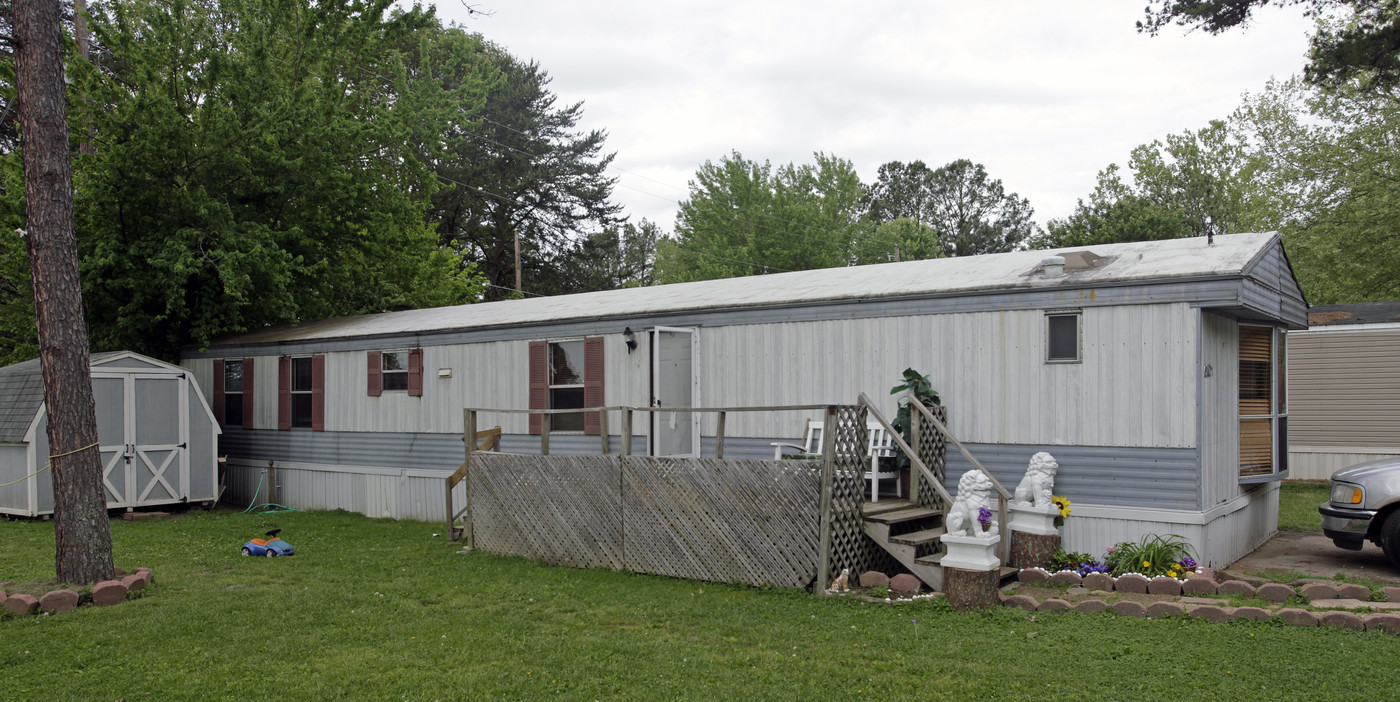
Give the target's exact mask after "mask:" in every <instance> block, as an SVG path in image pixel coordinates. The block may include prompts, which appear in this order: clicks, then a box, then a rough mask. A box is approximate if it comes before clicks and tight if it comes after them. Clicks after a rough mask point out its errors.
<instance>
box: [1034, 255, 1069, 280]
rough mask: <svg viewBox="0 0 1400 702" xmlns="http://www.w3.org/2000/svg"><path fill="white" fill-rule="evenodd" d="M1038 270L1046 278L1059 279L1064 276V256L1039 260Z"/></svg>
mask: <svg viewBox="0 0 1400 702" xmlns="http://www.w3.org/2000/svg"><path fill="white" fill-rule="evenodd" d="M1040 270H1041V271H1042V272H1044V273H1045V277H1046V278H1060V277H1063V276H1064V274H1065V257H1064V256H1046V257H1045V258H1043V259H1041V260H1040Z"/></svg>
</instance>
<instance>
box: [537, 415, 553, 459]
mask: <svg viewBox="0 0 1400 702" xmlns="http://www.w3.org/2000/svg"><path fill="white" fill-rule="evenodd" d="M553 419H554V415H552V414H545V415H544V416H542V417H540V455H541V456H548V455H549V425H551V424H553V423H554V422H553V421H552V420H553Z"/></svg>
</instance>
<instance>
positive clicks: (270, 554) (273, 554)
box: [267, 549, 277, 558]
mask: <svg viewBox="0 0 1400 702" xmlns="http://www.w3.org/2000/svg"><path fill="white" fill-rule="evenodd" d="M267 557H268V558H276V557H277V552H276V551H274V550H272V549H268V550H267Z"/></svg>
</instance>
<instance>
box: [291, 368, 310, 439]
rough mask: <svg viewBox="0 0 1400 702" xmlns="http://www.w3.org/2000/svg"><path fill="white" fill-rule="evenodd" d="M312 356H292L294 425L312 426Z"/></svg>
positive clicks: (307, 427) (308, 427)
mask: <svg viewBox="0 0 1400 702" xmlns="http://www.w3.org/2000/svg"><path fill="white" fill-rule="evenodd" d="M312 383H313V381H312V375H311V357H310V356H300V357H294V358H292V389H291V395H292V426H293V427H302V428H306V429H310V428H311V403H312V400H311V389H312Z"/></svg>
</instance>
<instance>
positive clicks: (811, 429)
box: [769, 419, 825, 461]
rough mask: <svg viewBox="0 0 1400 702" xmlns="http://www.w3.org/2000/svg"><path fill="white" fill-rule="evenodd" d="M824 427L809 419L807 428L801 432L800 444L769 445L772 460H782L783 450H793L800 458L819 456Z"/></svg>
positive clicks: (773, 443)
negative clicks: (771, 451)
mask: <svg viewBox="0 0 1400 702" xmlns="http://www.w3.org/2000/svg"><path fill="white" fill-rule="evenodd" d="M824 426H825V422H814V421H812V420H810V419H809V420H807V427H806V428H805V429H803V430H802V443H800V444H789V443H783V442H781V441H774V442H772V443H771V444H769V445H770V446H772V447H773V460H775V461H778V460H782V458H783V449H785V448H790V449H795V450H796V451H797V453H798V455H802V456H816V455H819V454H821V452H822V428H823V427H824Z"/></svg>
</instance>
